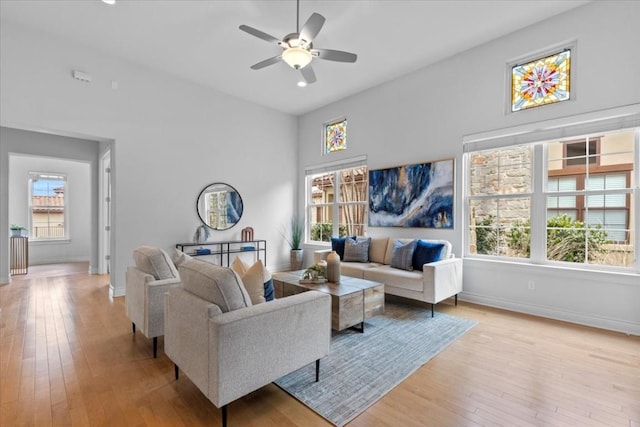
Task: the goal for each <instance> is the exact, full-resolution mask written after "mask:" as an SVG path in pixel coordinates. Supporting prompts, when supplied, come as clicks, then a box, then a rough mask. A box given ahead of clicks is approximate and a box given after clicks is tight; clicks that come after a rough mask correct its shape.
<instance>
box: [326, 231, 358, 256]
mask: <svg viewBox="0 0 640 427" xmlns="http://www.w3.org/2000/svg"><path fill="white" fill-rule="evenodd" d="M347 239H353V240H355V239H356V236H348V237H332V238H331V250H332V251H336V252H337V254H338V255H339V256H340V261H342V259H343V258H344V242H345V240H347Z"/></svg>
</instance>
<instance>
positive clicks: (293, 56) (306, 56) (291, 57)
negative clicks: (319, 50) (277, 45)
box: [282, 47, 313, 70]
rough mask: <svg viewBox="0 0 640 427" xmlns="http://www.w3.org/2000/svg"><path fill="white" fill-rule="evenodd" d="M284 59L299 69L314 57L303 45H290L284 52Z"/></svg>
mask: <svg viewBox="0 0 640 427" xmlns="http://www.w3.org/2000/svg"><path fill="white" fill-rule="evenodd" d="M282 59H283V60H284V62H286V63H287V64H289V66H290V67H291V68H295V69H296V70H299V69H300V68H304V67H306V66H307V65H309V63H310V62H311V60H312V59H313V55H311V52H309V51H308V50H307V49H303V48H301V47H290V48H288V49H286V50H285V51H284V52H282Z"/></svg>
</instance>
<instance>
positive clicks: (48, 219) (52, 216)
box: [31, 188, 65, 239]
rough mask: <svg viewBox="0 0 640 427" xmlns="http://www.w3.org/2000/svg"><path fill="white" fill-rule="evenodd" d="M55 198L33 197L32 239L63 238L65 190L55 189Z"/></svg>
mask: <svg viewBox="0 0 640 427" xmlns="http://www.w3.org/2000/svg"><path fill="white" fill-rule="evenodd" d="M54 192H55V194H56V195H55V196H31V206H32V208H31V212H32V217H31V237H32V238H35V239H48V238H62V237H64V235H65V233H64V231H65V228H64V224H65V220H64V217H65V214H64V209H65V206H64V188H55V189H54Z"/></svg>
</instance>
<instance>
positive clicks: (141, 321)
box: [125, 246, 182, 358]
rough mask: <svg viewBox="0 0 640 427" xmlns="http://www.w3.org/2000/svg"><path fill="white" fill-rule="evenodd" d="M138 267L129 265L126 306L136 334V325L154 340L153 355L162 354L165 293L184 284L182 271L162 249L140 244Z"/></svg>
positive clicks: (136, 254)
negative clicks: (159, 343) (160, 339)
mask: <svg viewBox="0 0 640 427" xmlns="http://www.w3.org/2000/svg"><path fill="white" fill-rule="evenodd" d="M133 259H134V262H135V264H136V265H135V266H130V267H128V268H127V274H126V291H125V292H126V294H125V306H126V312H127V316H128V317H129V319H131V326H132V329H133V333H134V334H135V332H136V328H137V329H138V330H139V331H140V332H142V334H143V335H144V336H145V337H147V338H152V339H153V357H154V358H155V357H157V355H158V337H159V336H162V335H164V295H165V294H166V293H167V291H168V290H169V289H170V288H173V287H177V286H181V285H182V282H181V281H180V276H179V274H178V270H177V269H176V267H175V266H174V264H173V262H172V260H171V258H170V257H169V256H168V255H167V253H166V252H164V251H163V250H162V249H160V248H156V247H152V246H140V247H138V248H136V249H134V251H133Z"/></svg>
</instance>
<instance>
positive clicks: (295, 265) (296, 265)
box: [283, 217, 304, 270]
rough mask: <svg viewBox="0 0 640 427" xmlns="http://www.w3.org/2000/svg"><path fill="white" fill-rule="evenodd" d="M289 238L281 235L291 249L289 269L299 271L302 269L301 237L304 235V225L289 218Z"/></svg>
mask: <svg viewBox="0 0 640 427" xmlns="http://www.w3.org/2000/svg"><path fill="white" fill-rule="evenodd" d="M290 225H291V229H290V236H291V237H287V235H286V234H283V236H284V238H285V239H286V241H287V243H289V246H290V247H291V269H292V270H300V269H301V268H302V248H301V247H300V245H301V244H302V235H303V233H304V223H303V222H302V221H300V219H299V218H297V217H293V218H291V224H290Z"/></svg>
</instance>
